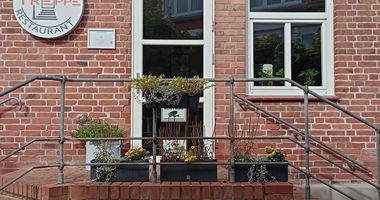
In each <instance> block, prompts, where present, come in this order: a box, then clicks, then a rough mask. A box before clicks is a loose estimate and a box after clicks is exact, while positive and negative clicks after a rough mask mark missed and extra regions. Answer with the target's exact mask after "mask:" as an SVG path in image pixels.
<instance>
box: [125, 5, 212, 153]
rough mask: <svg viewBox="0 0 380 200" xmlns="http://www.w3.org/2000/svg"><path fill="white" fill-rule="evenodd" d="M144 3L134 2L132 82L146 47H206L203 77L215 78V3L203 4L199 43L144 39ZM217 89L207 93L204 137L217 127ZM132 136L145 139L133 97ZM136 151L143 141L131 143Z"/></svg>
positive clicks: (136, 103)
mask: <svg viewBox="0 0 380 200" xmlns="http://www.w3.org/2000/svg"><path fill="white" fill-rule="evenodd" d="M142 10H143V1H142V0H133V1H132V22H133V24H132V72H131V73H132V75H131V76H132V78H137V77H139V76H141V75H142V74H143V65H142V62H143V46H144V45H166V46H169V45H177V46H182V45H183V46H203V77H204V78H214V77H215V76H214V63H213V52H214V37H213V33H214V32H213V21H214V17H213V10H214V0H207V1H203V11H204V16H203V39H199V40H163V39H143V12H142ZM214 104H215V103H214V88H213V87H211V88H209V89H207V90H205V91H204V98H203V107H204V109H203V124H204V136H205V137H212V135H213V132H214V126H215V114H214V113H215V109H214V107H215V106H214ZM131 125H132V128H131V136H132V137H142V130H143V129H142V104H141V103H139V102H138V101H137V100H136V99H135V98H134V97H133V93H132V94H131ZM131 144H132V146H133V147H139V146H141V145H142V141H141V140H138V141H137V140H136V141H131Z"/></svg>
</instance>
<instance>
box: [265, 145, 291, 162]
mask: <svg viewBox="0 0 380 200" xmlns="http://www.w3.org/2000/svg"><path fill="white" fill-rule="evenodd" d="M265 153H266V154H265V157H266V158H267V159H268V161H272V162H283V161H285V158H286V154H285V152H284V150H282V149H275V148H272V147H271V146H266V147H265Z"/></svg>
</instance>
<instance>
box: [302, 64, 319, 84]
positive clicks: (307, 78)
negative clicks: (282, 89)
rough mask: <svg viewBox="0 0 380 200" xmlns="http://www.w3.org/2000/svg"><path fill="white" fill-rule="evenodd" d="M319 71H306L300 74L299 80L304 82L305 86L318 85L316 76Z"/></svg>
mask: <svg viewBox="0 0 380 200" xmlns="http://www.w3.org/2000/svg"><path fill="white" fill-rule="evenodd" d="M318 74H319V71H318V70H316V69H314V68H309V69H304V70H302V71H301V72H300V73H299V74H298V78H301V79H302V80H303V83H304V85H308V86H313V85H315V83H316V76H317V75H318Z"/></svg>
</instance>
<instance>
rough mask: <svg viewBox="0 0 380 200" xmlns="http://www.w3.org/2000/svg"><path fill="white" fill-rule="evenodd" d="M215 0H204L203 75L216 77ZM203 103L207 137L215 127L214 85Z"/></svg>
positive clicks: (205, 94) (206, 91)
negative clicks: (214, 59)
mask: <svg viewBox="0 0 380 200" xmlns="http://www.w3.org/2000/svg"><path fill="white" fill-rule="evenodd" d="M213 10H214V1H213V0H208V1H203V12H204V16H203V41H204V46H203V77H205V78H214V77H215V75H214V65H213V54H214V46H213V44H214V37H213V21H214V17H213V16H214V14H213ZM204 97H205V98H204V99H205V101H204V103H203V123H204V133H203V135H204V136H205V137H211V136H212V135H213V132H214V127H215V114H214V113H215V101H214V87H211V88H209V89H206V90H205V92H204Z"/></svg>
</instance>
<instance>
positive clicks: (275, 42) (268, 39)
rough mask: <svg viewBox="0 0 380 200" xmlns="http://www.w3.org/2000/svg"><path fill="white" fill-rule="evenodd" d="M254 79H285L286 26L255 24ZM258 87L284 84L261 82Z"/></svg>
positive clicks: (281, 83) (281, 84)
mask: <svg viewBox="0 0 380 200" xmlns="http://www.w3.org/2000/svg"><path fill="white" fill-rule="evenodd" d="M253 32H254V41H253V43H254V50H253V59H254V77H255V78H272V77H277V78H283V77H284V24H254V26H253ZM255 85H258V86H283V85H284V83H283V82H263V83H261V82H259V83H256V84H255Z"/></svg>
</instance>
